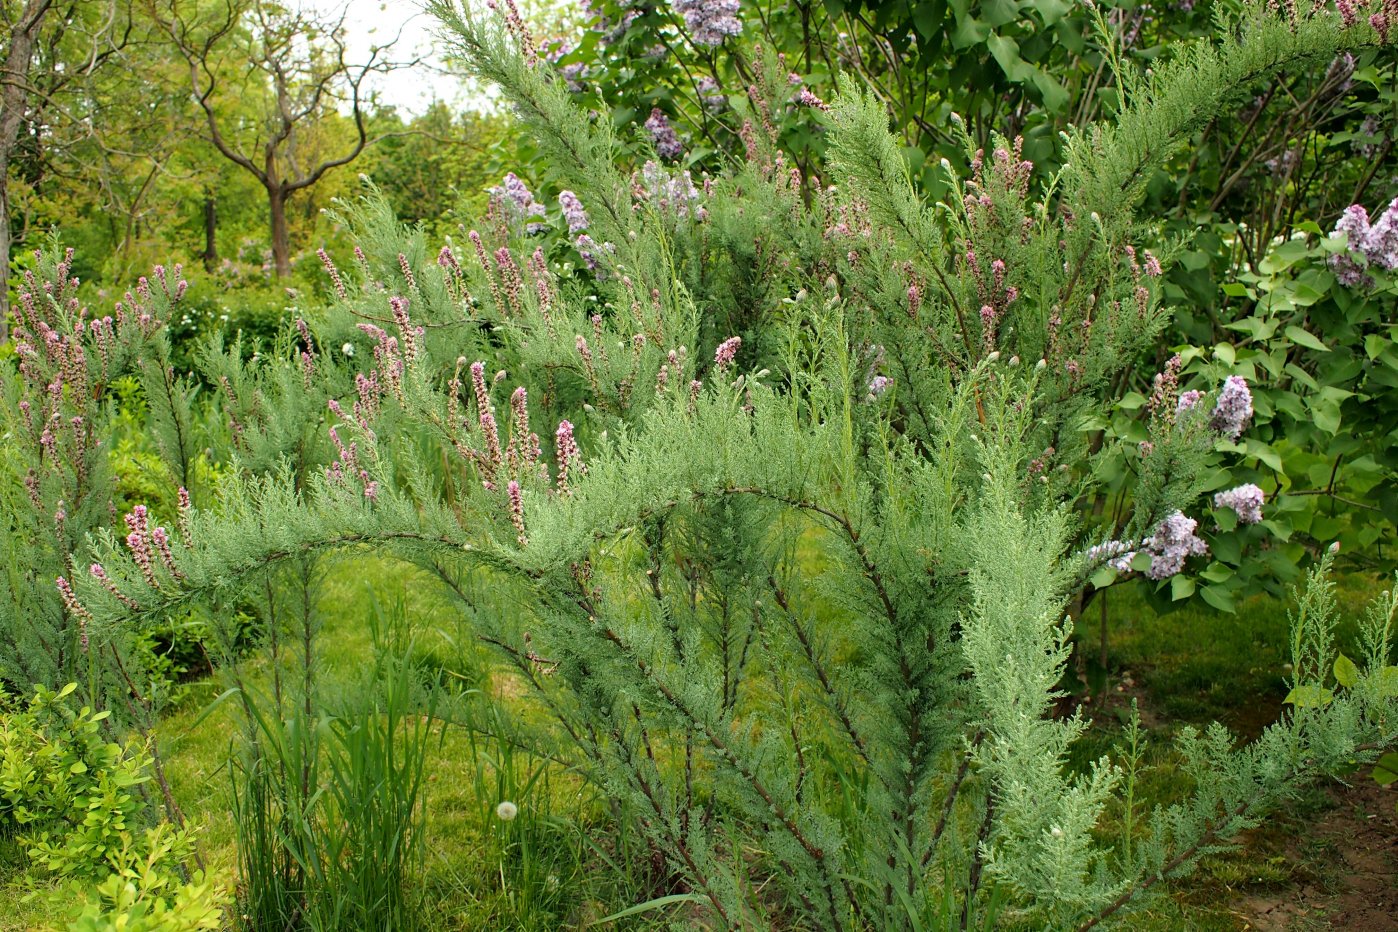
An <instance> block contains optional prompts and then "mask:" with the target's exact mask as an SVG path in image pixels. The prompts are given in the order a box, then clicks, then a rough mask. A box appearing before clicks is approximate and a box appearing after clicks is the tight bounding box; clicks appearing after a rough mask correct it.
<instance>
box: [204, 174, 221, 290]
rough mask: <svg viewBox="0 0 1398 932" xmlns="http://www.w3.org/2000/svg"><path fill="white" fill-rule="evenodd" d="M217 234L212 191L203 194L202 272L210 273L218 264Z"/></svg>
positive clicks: (216, 217)
mask: <svg viewBox="0 0 1398 932" xmlns="http://www.w3.org/2000/svg"><path fill="white" fill-rule="evenodd" d="M217 232H218V214H217V212H216V210H215V204H214V194H213V192H212V191H208V192H205V194H204V257H203V258H204V271H206V272H209V273H212V272H213V270H214V266H216V265H217V264H218V242H217V240H216V239H215V236H214V234H215V233H217Z"/></svg>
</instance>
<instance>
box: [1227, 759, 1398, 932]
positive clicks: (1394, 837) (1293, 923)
mask: <svg viewBox="0 0 1398 932" xmlns="http://www.w3.org/2000/svg"><path fill="white" fill-rule="evenodd" d="M1325 792H1326V795H1327V796H1328V797H1329V798H1330V800H1331V802H1333V803H1334V805H1333V806H1332V807H1331V808H1329V809H1327V810H1325V811H1323V812H1320V813H1319V814H1317V815H1316V816H1315V817H1314V819H1313V821H1311V824H1310V825H1309V826H1306V827H1304V828H1303V830H1302V832H1301V833H1300V834H1297V835H1293V836H1292V837H1291V838H1290V839H1289V840H1288V841H1287V842H1286V844H1285V847H1284V849H1283V851H1282V852H1281V854H1280V855H1279V856H1281V857H1284V858H1285V859H1286V865H1287V867H1289V868H1290V872H1291V877H1292V880H1293V883H1292V884H1290V885H1287V886H1286V887H1283V888H1280V889H1272V890H1268V891H1265V892H1257V893H1247V894H1245V895H1241V896H1240V897H1239V898H1238V900H1237V902H1236V903H1234V904H1232V906H1231V911H1232V912H1233V913H1234V914H1235V915H1236V916H1237V917H1238V918H1239V919H1240V920H1241V921H1242V923H1243V924H1242V928H1244V929H1255V930H1259V932H1293V930H1312V929H1314V930H1320V929H1346V930H1355V932H1398V811H1395V809H1394V804H1395V803H1398V784H1395V785H1393V786H1389V787H1380V786H1379V785H1378V784H1376V783H1375V782H1374V781H1373V780H1372V779H1370V778H1369V776H1368V773H1367V771H1363V772H1360V773H1357V774H1355V775H1354V776H1353V777H1352V778H1351V782H1350V784H1349V785H1348V786H1345V785H1342V784H1334V785H1332V786H1330V787H1327V788H1326V790H1325Z"/></svg>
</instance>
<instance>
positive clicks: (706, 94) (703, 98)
mask: <svg viewBox="0 0 1398 932" xmlns="http://www.w3.org/2000/svg"><path fill="white" fill-rule="evenodd" d="M696 87H697V90H698V91H699V102H700V103H701V104H702V105H703V107H704V109H705V110H707V111H709V112H710V113H718V112H719V111H720V110H722V109H723V108H724V107H726V106H727V105H728V98H727V97H725V96H724V94H723V88H721V87H719V84H718V82H717V81H715V80H714V79H713V78H712V77H711V76H710V75H707V74H706V75H704V76H703V77H702V78H700V79H699V83H698V85H697V86H696Z"/></svg>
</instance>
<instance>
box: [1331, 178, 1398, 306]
mask: <svg viewBox="0 0 1398 932" xmlns="http://www.w3.org/2000/svg"><path fill="white" fill-rule="evenodd" d="M1341 233H1343V234H1345V239H1346V240H1347V243H1348V246H1349V249H1348V250H1347V251H1346V252H1343V253H1337V254H1335V255H1333V256H1331V257H1330V267H1331V268H1332V269H1333V270H1334V271H1335V277H1336V278H1337V279H1339V281H1340V283H1341V284H1342V285H1346V286H1349V287H1355V286H1357V285H1363V286H1364V287H1368V286H1370V285H1372V284H1373V279H1372V278H1370V277H1369V276H1368V275H1367V274H1365V269H1366V268H1367V267H1369V266H1378V267H1379V268H1383V269H1387V270H1389V271H1394V270H1398V198H1394V199H1393V201H1391V202H1390V203H1389V205H1388V207H1386V208H1385V209H1384V211H1383V213H1381V214H1380V215H1379V216H1378V219H1377V220H1375V221H1374V222H1373V223H1372V224H1371V223H1370V222H1369V212H1368V211H1367V210H1365V209H1364V207H1363V206H1361V205H1359V204H1352V205H1350V206H1349V207H1347V208H1345V212H1344V213H1343V214H1341V215H1340V219H1339V221H1338V222H1336V224H1335V229H1334V230H1332V231H1331V233H1330V235H1331V236H1338V235H1339V234H1341Z"/></svg>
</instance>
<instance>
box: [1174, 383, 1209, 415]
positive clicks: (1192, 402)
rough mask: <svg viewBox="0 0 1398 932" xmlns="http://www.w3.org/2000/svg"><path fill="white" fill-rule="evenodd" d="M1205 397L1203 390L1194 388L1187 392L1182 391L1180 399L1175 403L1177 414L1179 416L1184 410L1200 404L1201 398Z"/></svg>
mask: <svg viewBox="0 0 1398 932" xmlns="http://www.w3.org/2000/svg"><path fill="white" fill-rule="evenodd" d="M1203 397H1204V393H1203V392H1199V391H1194V390H1193V389H1191V390H1190V391H1187V392H1180V400H1179V402H1178V403H1176V405H1175V415H1176V416H1179V415H1181V414H1183V413H1184V412H1186V411H1189V410H1191V409H1193V408H1194V407H1195V406H1196V405H1198V404H1199V401H1200V399H1202V398H1203Z"/></svg>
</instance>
